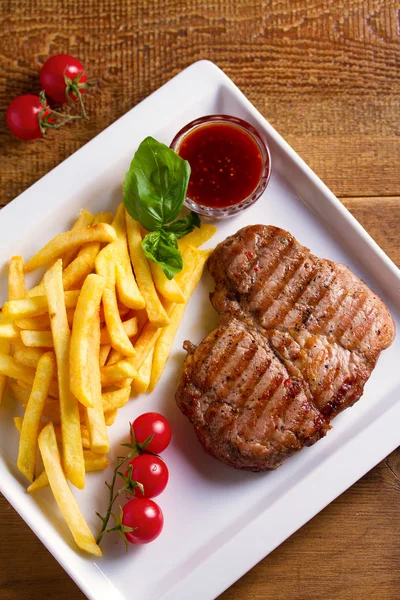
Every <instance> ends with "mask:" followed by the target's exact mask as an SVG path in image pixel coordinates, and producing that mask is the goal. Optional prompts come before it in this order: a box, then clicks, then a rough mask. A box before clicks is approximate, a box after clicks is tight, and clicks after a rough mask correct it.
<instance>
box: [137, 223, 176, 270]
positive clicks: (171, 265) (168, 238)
mask: <svg viewBox="0 0 400 600" xmlns="http://www.w3.org/2000/svg"><path fill="white" fill-rule="evenodd" d="M142 248H143V251H144V253H145V255H146V257H147V258H148V259H149V260H151V261H153V262H154V263H156V264H157V265H160V267H161V268H162V270H163V271H164V273H165V275H166V276H167V278H168V279H172V278H173V277H175V275H176V274H177V273H179V271H182V267H183V262H182V255H181V253H180V250H179V248H178V240H177V237H176V235H175V234H174V233H171V232H168V231H165V230H164V229H159V230H158V231H152V232H151V233H148V234H147V235H146V236H145V238H144V239H143V241H142Z"/></svg>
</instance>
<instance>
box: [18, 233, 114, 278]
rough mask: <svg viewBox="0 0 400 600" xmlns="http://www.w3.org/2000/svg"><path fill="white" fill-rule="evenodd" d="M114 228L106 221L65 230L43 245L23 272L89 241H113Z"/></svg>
mask: <svg viewBox="0 0 400 600" xmlns="http://www.w3.org/2000/svg"><path fill="white" fill-rule="evenodd" d="M116 237H117V236H116V233H115V229H114V228H113V227H111V225H108V224H107V223H99V224H98V225H91V226H89V227H84V228H82V229H75V230H71V231H66V232H65V233H60V234H59V235H56V237H55V238H53V239H52V240H51V241H50V242H49V243H48V244H46V246H44V247H43V248H42V249H41V250H39V252H38V253H37V254H35V256H33V257H32V258H31V259H30V260H28V262H27V263H26V265H25V272H26V273H29V272H30V271H34V270H35V269H38V268H39V267H43V266H44V265H46V264H48V263H49V262H51V261H52V260H55V259H57V258H59V257H60V256H62V255H63V254H65V253H66V252H69V251H70V250H74V249H75V248H79V246H82V245H83V244H89V243H91V242H114V241H115V239H116Z"/></svg>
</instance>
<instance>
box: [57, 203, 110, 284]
mask: <svg viewBox="0 0 400 600" xmlns="http://www.w3.org/2000/svg"><path fill="white" fill-rule="evenodd" d="M111 221H112V214H111V213H100V214H98V215H97V217H96V218H95V219H94V224H95V225H97V224H99V223H111ZM99 252H100V242H92V243H91V244H85V245H84V246H83V247H82V248H81V249H80V250H79V252H78V255H77V257H76V258H75V260H73V261H72V262H71V263H70V264H69V265H68V266H66V265H65V263H64V260H63V268H64V270H63V286H64V290H70V289H74V288H75V287H76V286H77V285H78V284H79V282H80V281H83V280H84V279H85V277H87V275H89V274H90V273H91V272H92V271H93V269H94V265H95V261H96V257H97V255H98V253H99Z"/></svg>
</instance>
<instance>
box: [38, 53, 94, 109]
mask: <svg viewBox="0 0 400 600" xmlns="http://www.w3.org/2000/svg"><path fill="white" fill-rule="evenodd" d="M40 84H41V86H42V88H43V89H44V91H45V92H46V95H47V96H48V97H49V98H51V99H52V100H54V101H55V102H67V101H68V99H72V100H77V99H78V97H79V95H80V94H82V93H83V92H84V89H85V87H86V74H85V67H84V66H83V64H82V63H81V62H80V61H79V60H78V59H77V58H75V57H73V56H71V55H69V54H55V55H54V56H51V57H50V58H48V59H47V60H46V62H45V63H44V65H43V66H42V68H41V69H40Z"/></svg>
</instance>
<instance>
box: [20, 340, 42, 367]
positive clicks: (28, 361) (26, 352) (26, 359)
mask: <svg viewBox="0 0 400 600" xmlns="http://www.w3.org/2000/svg"><path fill="white" fill-rule="evenodd" d="M44 352H45V351H44V350H42V349H40V348H25V347H23V346H22V347H20V348H17V349H16V350H15V351H14V360H15V361H16V362H17V363H19V364H21V365H25V366H27V367H31V368H32V369H36V367H37V366H38V362H39V359H40V357H41V356H43V354H44Z"/></svg>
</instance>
